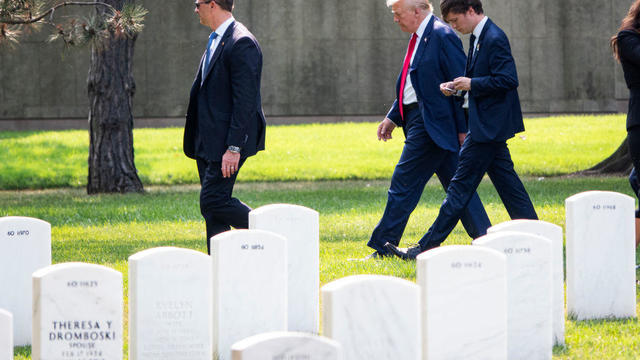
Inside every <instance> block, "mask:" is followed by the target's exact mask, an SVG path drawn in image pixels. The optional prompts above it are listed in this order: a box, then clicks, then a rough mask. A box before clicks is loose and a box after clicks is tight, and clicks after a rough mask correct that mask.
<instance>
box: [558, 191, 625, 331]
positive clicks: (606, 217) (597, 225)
mask: <svg viewBox="0 0 640 360" xmlns="http://www.w3.org/2000/svg"><path fill="white" fill-rule="evenodd" d="M634 205H635V200H634V199H633V198H632V197H629V196H627V195H623V194H619V193H615V192H606V191H588V192H584V193H580V194H577V195H574V196H572V197H570V198H568V199H567V200H566V201H565V206H566V230H567V311H568V313H569V316H571V317H572V318H575V319H577V320H589V319H603V318H626V317H635V316H636V282H635V278H636V273H635V242H634V239H635V236H634V235H635V228H634V222H635V219H634Z"/></svg>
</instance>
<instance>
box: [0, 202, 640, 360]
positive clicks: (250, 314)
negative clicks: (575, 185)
mask: <svg viewBox="0 0 640 360" xmlns="http://www.w3.org/2000/svg"><path fill="white" fill-rule="evenodd" d="M633 206H634V200H633V199H632V198H630V197H628V196H625V195H621V194H616V193H608V192H588V193H583V194H578V195H576V196H573V197H571V198H569V199H567V201H566V207H567V305H568V309H569V313H570V315H571V316H572V317H573V318H575V319H579V320H582V319H593V318H610V317H617V318H622V317H633V316H636V314H635V269H634V247H633V238H634V236H633V234H634V228H633V222H634V220H633ZM250 227H251V228H252V229H254V230H244V231H242V230H240V231H232V232H227V233H224V234H221V235H219V236H217V237H215V238H213V239H212V253H213V256H212V257H209V256H207V255H204V254H202V253H199V252H195V251H192V250H186V249H176V248H158V249H151V250H146V251H143V252H140V253H138V254H135V255H133V256H131V257H130V259H129V266H130V275H129V282H130V283H129V289H130V295H129V296H130V297H129V303H130V312H129V316H130V321H129V323H130V333H129V334H130V342H129V344H130V345H129V348H130V358H131V359H176V360H179V359H201V358H202V359H204V358H207V359H211V354H212V351H214V352H217V355H218V356H219V358H220V359H229V356H230V354H231V348H232V346H233V344H234V343H236V342H237V341H239V340H241V339H245V338H247V337H250V336H252V335H255V334H260V333H268V332H271V331H284V330H289V331H296V332H306V333H312V334H314V333H317V332H318V298H319V294H318V289H319V280H318V279H319V277H318V268H319V266H318V251H319V250H318V238H319V234H318V214H317V212H315V211H313V210H310V209H307V208H303V207H299V206H290V205H270V206H266V207H263V208H260V209H256V210H254V211H253V212H252V213H251V214H250ZM256 229H264V230H270V231H271V232H267V231H258V230H256ZM47 231H48V234H49V235H48V238H47V236H46V233H47ZM511 231H519V232H511ZM278 232H279V233H280V235H277V234H274V233H278ZM522 232H525V233H529V235H527V234H523V233H522ZM18 234H20V235H18ZM43 234H44V235H43ZM0 235H2V237H0V239H2V242H0V250H2V251H0V267H2V269H1V270H2V271H0V288H3V289H6V288H12V289H17V290H16V292H11V293H10V292H5V291H3V292H2V293H0V308H3V307H4V308H7V309H8V310H10V311H11V312H12V313H13V320H11V316H10V314H8V315H7V314H5V313H0V360H4V358H3V357H2V356H4V355H3V354H4V353H5V352H7V351H5V350H3V349H6V348H9V349H10V350H9V351H11V354H12V344H11V343H12V340H11V336H7V335H5V334H10V333H11V331H10V330H6V329H7V328H9V329H11V321H13V325H14V336H13V340H15V343H16V344H17V345H25V344H27V343H29V342H30V341H29V340H30V338H28V339H27V340H26V342H25V339H24V336H23V335H24V334H25V333H30V332H31V331H30V329H29V325H30V324H31V313H30V311H31V307H30V306H26V305H27V304H30V302H31V300H30V299H31V298H33V300H34V301H33V330H34V331H33V334H34V335H33V343H34V346H33V354H32V356H33V359H50V358H51V359H57V358H60V359H78V360H80V359H89V358H91V359H105V360H106V359H120V358H121V356H122V350H121V349H122V337H121V333H122V296H121V295H120V296H119V297H118V296H117V294H122V275H121V274H120V273H118V272H116V271H114V270H111V269H107V268H104V267H101V266H98V265H89V264H77V263H76V264H58V265H53V266H48V267H46V266H47V265H49V264H50V262H51V260H50V256H51V255H50V226H49V224H47V223H45V222H42V221H39V220H35V219H27V218H0ZM3 238H4V239H3ZM285 239H289V240H285ZM43 244H44V246H43ZM47 244H48V249H49V250H48V252H47V251H45V250H43V249H41V248H43V247H47V246H46V245H47ZM5 249H7V251H4V250H5ZM287 253H288V254H287ZM287 255H288V256H287ZM47 256H48V264H44V265H42V264H43V263H46V262H47ZM23 258H28V259H29V260H34V259H37V261H39V262H40V263H37V261H35V260H34V261H25V260H24V259H23ZM40 265H42V266H40ZM562 265H563V264H562V230H561V228H560V227H558V226H556V225H553V224H549V223H544V222H539V221H525V220H520V221H511V222H507V223H504V224H499V225H496V226H494V227H493V228H491V229H490V230H489V234H488V235H487V236H485V237H483V238H480V239H477V240H475V241H474V246H446V247H443V248H441V249H437V250H432V251H429V252H427V253H425V254H422V255H421V256H420V257H419V259H418V262H417V274H418V276H417V282H418V284H419V285H420V286H418V285H416V284H414V283H412V282H408V281H405V280H401V279H396V278H390V277H381V276H355V277H348V278H345V279H340V280H337V281H334V282H332V283H330V284H327V285H325V287H323V289H322V297H323V307H324V311H323V323H324V333H325V335H327V336H328V337H330V338H332V339H334V340H336V341H337V342H331V341H330V340H327V339H318V338H314V337H313V336H310V335H301V334H295V333H286V334H284V333H279V334H267V335H261V336H259V337H258V338H257V339H255V338H251V339H248V340H245V341H243V342H240V343H237V344H236V346H235V347H234V349H235V350H234V351H233V359H234V360H235V359H256V357H250V356H249V355H246V354H249V353H250V352H251V351H256V350H255V346H258V348H261V347H262V348H264V347H266V348H269V349H272V350H273V354H274V355H273V357H269V359H289V358H295V357H291V356H294V355H295V354H298V355H300V356H303V355H304V354H307V355H308V356H311V355H312V354H314V355H313V356H314V357H307V358H308V359H316V358H317V359H333V358H337V357H333V356H334V355H335V356H338V355H337V354H339V353H342V354H343V356H344V358H345V359H360V358H362V359H364V358H366V359H378V358H380V359H383V358H385V359H386V358H402V359H405V358H406V359H414V358H416V359H419V358H421V357H422V355H421V354H424V358H426V359H438V358H441V357H442V356H444V355H446V354H449V356H450V355H451V354H452V353H456V354H460V356H461V357H464V354H473V355H474V356H473V358H483V356H482V354H485V353H486V354H488V355H487V356H486V357H485V358H507V357H508V358H509V359H512V358H537V357H540V358H551V348H552V345H553V343H554V342H555V343H556V344H563V343H564V302H563V298H564V294H563V283H562V279H563V270H562V269H563V266H562ZM29 267H35V270H37V271H36V272H35V273H33V271H31V272H32V273H33V288H34V289H35V290H34V293H33V294H31V293H30V291H29V293H28V297H26V296H24V293H26V292H27V290H30V289H31V281H32V280H31V274H30V273H27V271H29ZM43 267H44V268H43ZM41 268H42V269H41ZM38 269H40V270H38ZM25 270H26V271H25ZM7 273H8V274H11V275H12V276H11V277H9V276H4V274H7ZM25 273H27V274H28V275H24V274H25ZM25 277H26V278H27V284H28V285H27V286H24V282H22V283H21V284H18V283H19V282H20V279H24V278H25ZM310 283H311V284H310ZM507 289H508V291H507ZM18 290H20V291H18ZM103 290H105V292H104V293H103ZM114 294H115V295H114ZM27 299H29V300H27ZM420 299H422V302H421V301H420ZM6 304H9V305H14V306H13V307H11V306H6ZM16 305H17V306H16ZM25 308H28V309H27V310H28V311H27V314H28V315H26V316H25V315H24V313H25V311H24V309H25ZM16 309H17V310H18V311H16ZM65 309H66V310H65ZM83 309H84V310H83ZM20 310H23V311H22V312H21V311H20ZM418 315H419V316H418ZM19 317H20V320H19ZM24 317H27V318H28V321H27V322H26V323H25V321H24ZM3 319H8V320H3ZM7 324H9V325H7ZM485 326H489V327H488V328H483V327H485ZM25 328H27V330H25ZM365 334H366V336H365ZM478 335H481V336H480V337H478ZM7 339H8V341H9V344H7V345H5V346H4V347H3V344H4V343H3V341H5V340H7ZM5 342H6V341H5ZM253 343H255V344H259V345H255V346H253V345H251V344H253ZM337 343H340V344H342V346H341V347H340V346H338V345H336V344H337ZM243 344H244V345H243ZM277 344H288V346H289V347H288V349H290V350H291V351H294V350H295V351H298V353H291V352H289V353H284V352H282V351H280V350H278V349H280V347H279V345H277ZM292 344H298V345H295V346H292ZM461 344H464V345H461ZM330 345H331V346H330ZM103 346H104V349H103ZM332 346H333V347H332ZM243 347H244V349H245V350H242V349H243ZM306 348H309V349H314V350H313V351H312V352H309V351H306V350H303V349H306ZM329 348H331V349H334V350H327V349H329ZM212 349H213V350H212ZM252 349H253V350H252ZM301 349H302V350H301ZM322 349H324V350H322ZM339 349H341V350H339ZM265 351H266V350H264V349H262V350H260V351H258V353H263V354H264V353H265ZM278 351H279V352H278ZM305 351H306V352H305ZM369 352H370V353H369ZM243 354H245V355H243ZM278 354H280V355H278ZM318 354H327V355H326V356H325V357H318ZM331 354H334V355H331ZM532 354H536V355H532ZM503 355H504V356H503ZM242 356H245V357H242ZM248 356H249V357H248ZM278 356H280V357H278ZM287 356H288V357H287ZM296 356H297V355H296ZM305 356H306V355H305ZM10 358H12V355H11V357H10ZM258 358H260V359H262V358H266V357H258ZM301 358H304V357H301Z"/></svg>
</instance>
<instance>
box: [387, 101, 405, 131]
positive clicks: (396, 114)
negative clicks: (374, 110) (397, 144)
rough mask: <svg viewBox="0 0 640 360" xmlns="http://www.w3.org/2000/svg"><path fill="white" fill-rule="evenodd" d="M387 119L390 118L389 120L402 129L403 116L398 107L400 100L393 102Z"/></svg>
mask: <svg viewBox="0 0 640 360" xmlns="http://www.w3.org/2000/svg"><path fill="white" fill-rule="evenodd" d="M387 118H389V120H391V121H393V123H394V124H396V126H400V127H402V116H400V108H399V107H398V99H396V100H395V101H394V102H393V105H391V109H389V112H388V113H387Z"/></svg>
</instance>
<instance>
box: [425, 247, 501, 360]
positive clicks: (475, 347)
mask: <svg viewBox="0 0 640 360" xmlns="http://www.w3.org/2000/svg"><path fill="white" fill-rule="evenodd" d="M417 267H418V269H417V282H418V285H420V291H421V294H422V307H421V309H422V312H421V315H420V317H421V318H422V328H423V333H422V347H423V352H424V354H425V356H424V358H423V359H426V360H435V359H474V360H506V359H507V279H506V257H505V255H504V254H502V253H500V252H498V251H496V250H493V249H488V248H484V247H481V246H468V245H450V246H443V247H440V248H437V249H433V250H429V251H427V252H425V253H422V254H420V255H418V259H417Z"/></svg>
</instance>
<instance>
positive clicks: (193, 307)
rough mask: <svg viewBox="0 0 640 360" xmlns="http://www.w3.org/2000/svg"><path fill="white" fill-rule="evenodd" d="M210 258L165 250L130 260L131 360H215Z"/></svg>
mask: <svg viewBox="0 0 640 360" xmlns="http://www.w3.org/2000/svg"><path fill="white" fill-rule="evenodd" d="M211 276H212V274H211V257H210V256H208V255H206V254H203V253H201V252H198V251H194V250H189V249H180V248H173V247H163V248H155V249H149V250H145V251H141V252H139V253H136V254H134V255H132V256H131V257H129V359H130V360H211V358H212V353H211V351H212V350H211V346H212V345H211V315H212V313H211V311H212V303H211V296H212V295H211V291H212V289H211V286H212V282H211Z"/></svg>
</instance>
